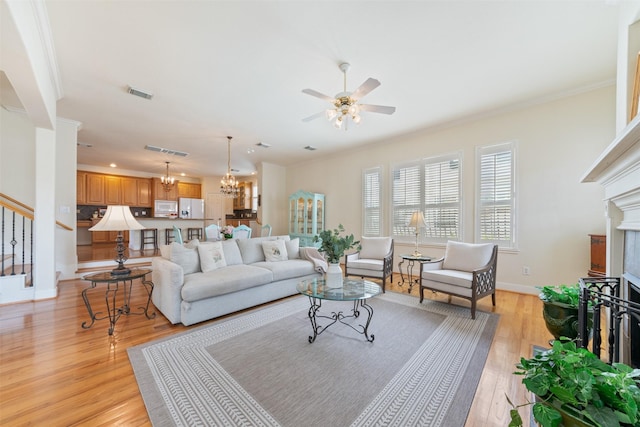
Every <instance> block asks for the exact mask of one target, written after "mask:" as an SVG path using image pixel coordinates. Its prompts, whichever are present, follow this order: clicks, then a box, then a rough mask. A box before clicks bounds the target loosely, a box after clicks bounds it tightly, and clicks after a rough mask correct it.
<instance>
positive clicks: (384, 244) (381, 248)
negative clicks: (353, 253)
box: [360, 237, 391, 259]
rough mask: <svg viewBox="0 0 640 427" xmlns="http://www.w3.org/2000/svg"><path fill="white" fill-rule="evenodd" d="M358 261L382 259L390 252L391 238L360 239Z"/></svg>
mask: <svg viewBox="0 0 640 427" xmlns="http://www.w3.org/2000/svg"><path fill="white" fill-rule="evenodd" d="M360 245H362V249H360V259H382V258H384V256H385V255H386V254H388V253H389V251H390V250H391V237H362V238H361V239H360Z"/></svg>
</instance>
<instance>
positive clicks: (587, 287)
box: [577, 277, 640, 363]
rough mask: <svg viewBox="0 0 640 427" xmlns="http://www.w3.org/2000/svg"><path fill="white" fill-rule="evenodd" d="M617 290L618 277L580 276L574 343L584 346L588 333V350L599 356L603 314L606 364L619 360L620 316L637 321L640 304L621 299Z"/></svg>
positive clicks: (639, 321)
mask: <svg viewBox="0 0 640 427" xmlns="http://www.w3.org/2000/svg"><path fill="white" fill-rule="evenodd" d="M620 291H621V289H620V278H619V277H588V278H583V279H580V307H579V310H578V342H577V344H578V346H579V347H583V348H588V344H589V336H590V335H591V341H592V342H591V352H592V353H594V354H595V355H596V356H597V357H598V358H600V353H601V350H602V335H603V327H602V319H603V317H604V318H605V319H606V320H607V321H606V325H605V332H606V336H607V353H608V357H609V359H608V362H609V363H615V362H619V361H620V343H621V340H622V339H623V336H622V328H621V323H622V321H623V319H628V320H629V321H630V322H636V323H638V324H640V304H638V303H636V302H632V301H629V300H627V299H623V298H621V297H620ZM603 309H604V311H603ZM603 313H604V316H603ZM590 317H593V326H592V331H590V330H589V326H588V322H589V318H590Z"/></svg>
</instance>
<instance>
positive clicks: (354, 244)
mask: <svg viewBox="0 0 640 427" xmlns="http://www.w3.org/2000/svg"><path fill="white" fill-rule="evenodd" d="M340 233H344V227H343V226H342V224H340V225H338V228H335V229H333V230H322V231H321V232H320V233H319V234H317V235H315V236H313V241H314V243H318V242H320V247H319V248H318V251H320V252H322V253H324V256H325V258H326V259H327V262H328V263H329V264H339V263H340V258H342V257H343V256H344V252H345V251H347V250H349V249H352V248H356V249H357V250H360V249H361V246H360V241H359V240H356V239H355V237H353V234H350V235H348V236H341V235H340Z"/></svg>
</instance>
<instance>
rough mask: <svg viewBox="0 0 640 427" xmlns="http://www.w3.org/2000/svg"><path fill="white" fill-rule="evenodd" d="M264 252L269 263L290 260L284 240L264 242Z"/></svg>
mask: <svg viewBox="0 0 640 427" xmlns="http://www.w3.org/2000/svg"><path fill="white" fill-rule="evenodd" d="M262 251H263V252H264V258H265V259H266V260H267V261H271V262H274V261H286V260H287V259H288V258H287V248H286V246H285V242H284V240H270V241H267V242H262Z"/></svg>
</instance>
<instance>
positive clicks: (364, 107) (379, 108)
mask: <svg viewBox="0 0 640 427" xmlns="http://www.w3.org/2000/svg"><path fill="white" fill-rule="evenodd" d="M358 107H360V111H368V112H370V113H382V114H393V113H395V112H396V107H388V106H386V105H370V104H358Z"/></svg>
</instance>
